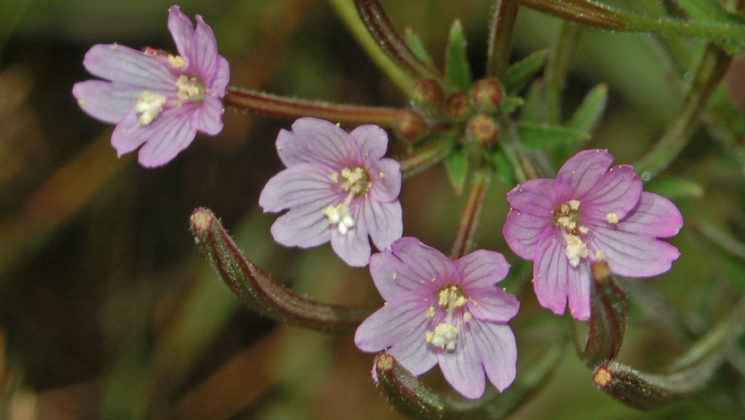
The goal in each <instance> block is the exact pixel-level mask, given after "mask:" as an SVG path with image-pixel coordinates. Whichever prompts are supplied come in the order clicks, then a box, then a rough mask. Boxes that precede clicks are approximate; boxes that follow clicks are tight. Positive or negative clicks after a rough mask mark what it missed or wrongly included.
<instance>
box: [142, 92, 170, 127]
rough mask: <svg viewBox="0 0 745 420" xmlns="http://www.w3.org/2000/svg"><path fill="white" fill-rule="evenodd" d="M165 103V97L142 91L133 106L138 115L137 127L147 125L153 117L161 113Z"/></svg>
mask: <svg viewBox="0 0 745 420" xmlns="http://www.w3.org/2000/svg"><path fill="white" fill-rule="evenodd" d="M165 103H166V97H165V96H163V95H159V94H157V93H152V92H149V91H147V90H146V91H144V92H142V94H141V95H140V98H139V99H137V103H136V104H135V112H137V113H138V114H140V117H139V118H138V120H137V123H138V124H139V125H148V124H150V123H151V122H153V120H154V119H155V117H157V116H158V115H159V114H160V113H161V112H163V105H164V104H165Z"/></svg>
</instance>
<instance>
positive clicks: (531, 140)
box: [517, 122, 588, 149]
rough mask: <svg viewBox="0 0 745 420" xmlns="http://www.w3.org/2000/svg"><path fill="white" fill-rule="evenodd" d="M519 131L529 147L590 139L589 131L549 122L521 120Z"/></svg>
mask: <svg viewBox="0 0 745 420" xmlns="http://www.w3.org/2000/svg"><path fill="white" fill-rule="evenodd" d="M517 132H518V134H519V136H520V140H522V142H523V145H525V147H527V148H528V149H545V148H548V147H554V146H559V145H572V144H576V143H579V142H581V141H583V140H587V139H588V135H587V133H583V132H581V131H578V130H572V129H570V128H565V127H561V126H556V125H548V124H535V123H526V122H519V123H518V124H517Z"/></svg>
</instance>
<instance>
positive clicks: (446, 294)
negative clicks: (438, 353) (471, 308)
mask: <svg viewBox="0 0 745 420" xmlns="http://www.w3.org/2000/svg"><path fill="white" fill-rule="evenodd" d="M466 303H468V298H467V297H466V296H465V294H463V291H462V290H461V289H460V288H459V287H458V286H456V285H454V284H453V285H448V286H445V287H443V288H442V289H440V291H439V293H438V299H437V306H439V307H441V308H442V309H444V310H446V311H447V318H446V319H445V321H444V322H441V323H439V324H437V326H435V329H434V331H427V334H426V336H425V339H426V341H427V343H429V344H432V345H433V346H435V347H437V348H439V349H442V350H448V351H453V350H455V346H456V343H457V340H458V327H456V326H455V323H454V322H453V314H454V312H455V310H456V309H458V308H461V307H462V306H464V305H465V304H466ZM434 314H435V307H434V306H430V307H429V309H427V318H432V317H434ZM463 319H464V321H465V322H469V321H470V320H471V319H472V316H471V313H470V312H465V313H464V314H463Z"/></svg>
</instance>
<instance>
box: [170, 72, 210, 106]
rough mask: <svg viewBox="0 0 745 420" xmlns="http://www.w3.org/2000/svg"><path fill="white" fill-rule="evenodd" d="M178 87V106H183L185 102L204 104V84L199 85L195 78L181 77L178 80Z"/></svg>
mask: <svg viewBox="0 0 745 420" xmlns="http://www.w3.org/2000/svg"><path fill="white" fill-rule="evenodd" d="M176 86H177V87H178V93H177V94H176V96H178V99H179V101H178V103H176V106H181V104H183V103H184V102H202V101H204V96H203V93H204V92H205V87H204V84H202V83H199V82H198V81H197V80H196V79H194V78H191V79H190V78H188V77H186V76H185V75H181V76H179V78H178V79H177V80H176Z"/></svg>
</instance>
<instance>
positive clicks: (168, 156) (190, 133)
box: [111, 106, 196, 167]
mask: <svg viewBox="0 0 745 420" xmlns="http://www.w3.org/2000/svg"><path fill="white" fill-rule="evenodd" d="M189 119H190V118H189V109H188V108H187V107H186V106H184V107H182V108H180V109H174V108H171V109H165V110H163V112H161V113H160V115H158V116H157V117H156V119H155V120H153V122H152V123H150V124H148V125H140V124H139V122H138V118H137V115H136V113H135V111H134V109H133V110H132V111H130V112H129V113H128V114H127V115H126V116H125V117H124V119H123V120H122V121H121V122H120V123H119V124H117V126H116V128H115V129H114V133H113V134H112V135H111V144H112V145H113V146H114V148H115V149H116V150H117V153H118V154H119V156H121V155H123V154H125V153H129V152H131V151H132V150H134V149H136V148H137V147H139V146H140V145H142V144H143V143H144V144H145V146H144V147H142V149H140V153H139V162H140V164H142V166H145V167H155V166H161V165H164V164H166V163H168V162H169V161H171V160H172V159H173V158H174V157H176V155H177V154H178V153H179V152H180V151H181V150H183V149H185V148H186V147H187V146H189V144H191V142H192V141H193V140H194V136H195V135H196V130H194V129H193V128H191V127H190V125H189Z"/></svg>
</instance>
